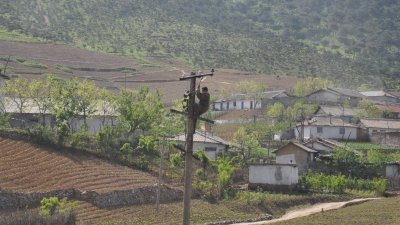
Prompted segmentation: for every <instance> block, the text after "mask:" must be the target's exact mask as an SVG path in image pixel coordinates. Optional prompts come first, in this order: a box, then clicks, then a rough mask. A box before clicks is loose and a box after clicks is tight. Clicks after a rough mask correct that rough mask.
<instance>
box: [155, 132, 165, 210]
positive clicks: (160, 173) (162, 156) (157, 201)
mask: <svg viewBox="0 0 400 225" xmlns="http://www.w3.org/2000/svg"><path fill="white" fill-rule="evenodd" d="M164 152H165V135H163V139H162V147H161V159H160V171H159V172H158V185H157V200H156V204H157V212H159V211H160V195H161V184H162V174H163V172H162V171H163V161H164Z"/></svg>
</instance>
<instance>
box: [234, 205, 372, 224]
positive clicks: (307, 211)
mask: <svg viewBox="0 0 400 225" xmlns="http://www.w3.org/2000/svg"><path fill="white" fill-rule="evenodd" d="M375 199H379V198H361V199H354V200H351V201H347V202H328V203H320V204H315V205H313V206H311V207H308V208H304V209H298V210H294V211H290V212H288V213H286V214H285V215H283V216H282V217H281V218H278V219H273V220H265V221H259V222H254V223H236V224H233V225H260V224H270V223H274V222H278V221H285V220H290V219H294V218H297V217H303V216H309V215H311V214H315V213H319V212H322V211H329V210H333V209H339V208H343V207H346V206H351V205H356V204H360V203H363V202H366V201H370V200H375Z"/></svg>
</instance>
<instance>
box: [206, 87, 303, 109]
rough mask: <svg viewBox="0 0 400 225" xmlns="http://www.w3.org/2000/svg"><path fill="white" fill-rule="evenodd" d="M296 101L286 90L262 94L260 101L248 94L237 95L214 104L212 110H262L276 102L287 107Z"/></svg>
mask: <svg viewBox="0 0 400 225" xmlns="http://www.w3.org/2000/svg"><path fill="white" fill-rule="evenodd" d="M295 100H296V98H295V97H294V96H291V95H289V94H288V93H287V92H286V91H285V90H279V91H266V92H263V93H261V94H260V99H254V98H252V97H249V96H248V95H246V94H235V95H232V96H230V97H226V98H222V99H219V100H217V101H215V102H213V104H212V109H213V110H214V111H228V110H248V109H261V108H265V107H266V106H267V105H271V104H274V103H276V102H281V103H282V104H284V105H286V106H287V105H290V104H293V103H294V101H295Z"/></svg>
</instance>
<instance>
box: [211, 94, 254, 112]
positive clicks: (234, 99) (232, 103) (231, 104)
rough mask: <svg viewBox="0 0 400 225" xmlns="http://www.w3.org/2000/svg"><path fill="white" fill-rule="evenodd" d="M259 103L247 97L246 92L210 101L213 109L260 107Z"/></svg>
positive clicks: (226, 109)
mask: <svg viewBox="0 0 400 225" xmlns="http://www.w3.org/2000/svg"><path fill="white" fill-rule="evenodd" d="M260 108H261V104H260V103H258V104H256V102H255V101H254V99H249V98H247V96H246V94H236V95H232V96H230V97H227V98H222V99H219V100H217V101H215V102H213V103H212V109H213V110H214V111H228V110H246V109H260Z"/></svg>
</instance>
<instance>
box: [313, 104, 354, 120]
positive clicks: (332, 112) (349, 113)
mask: <svg viewBox="0 0 400 225" xmlns="http://www.w3.org/2000/svg"><path fill="white" fill-rule="evenodd" d="M357 111H358V109H357V108H354V107H342V106H329V105H321V106H319V108H318V110H317V112H316V113H315V114H316V115H318V116H333V117H340V118H341V119H343V120H344V121H345V122H347V123H350V122H352V121H353V119H354V118H356V117H357Z"/></svg>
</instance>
